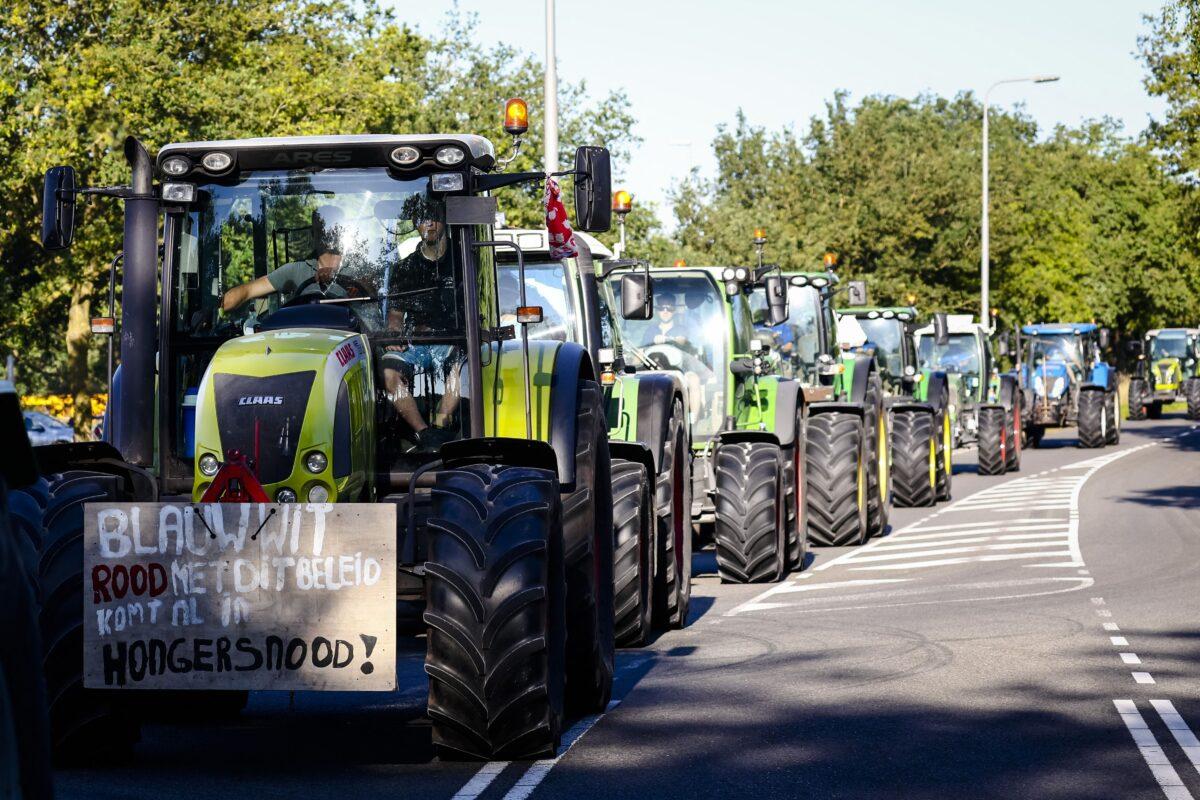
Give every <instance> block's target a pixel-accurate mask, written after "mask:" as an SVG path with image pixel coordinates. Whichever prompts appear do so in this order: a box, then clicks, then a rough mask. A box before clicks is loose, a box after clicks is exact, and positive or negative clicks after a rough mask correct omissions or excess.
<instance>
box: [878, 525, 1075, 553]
mask: <svg viewBox="0 0 1200 800" xmlns="http://www.w3.org/2000/svg"><path fill="white" fill-rule="evenodd" d="M975 533H976V531H968V532H963V533H957V534H944V533H943V534H938V536H961V537H964V538H960V539H941V538H939V539H938V540H936V541H932V542H931V541H928V540H926V541H922V542H914V541H911V540H912V539H916V538H919V537H916V536H905V537H904V538H903V539H898V540H896V541H894V542H884V543H883V544H881V545H879V547H877V548H876V550H882V551H883V552H885V553H890V552H893V551H896V550H912V549H916V548H921V547H946V546H949V545H957V544H978V543H979V542H1011V541H1021V540H1026V539H1063V538H1065V537H1066V535H1067V531H1066V529H1065V528H1064V529H1063V530H1061V531H1047V532H1046V533H1006V534H993V535H984V536H976V535H975ZM968 534H969V535H968Z"/></svg>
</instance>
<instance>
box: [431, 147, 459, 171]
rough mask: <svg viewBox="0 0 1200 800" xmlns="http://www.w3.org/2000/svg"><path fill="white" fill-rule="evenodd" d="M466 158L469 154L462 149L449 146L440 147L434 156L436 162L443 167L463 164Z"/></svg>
mask: <svg viewBox="0 0 1200 800" xmlns="http://www.w3.org/2000/svg"><path fill="white" fill-rule="evenodd" d="M466 157H467V154H466V153H464V152H463V151H462V150H461V149H460V148H458V147H455V146H454V145H449V144H448V145H445V146H443V147H439V148H438V149H437V152H436V153H434V154H433V158H434V160H435V161H437V162H438V163H439V164H441V165H442V166H443V167H453V166H454V165H455V164H461V163H462V161H463V159H464V158H466Z"/></svg>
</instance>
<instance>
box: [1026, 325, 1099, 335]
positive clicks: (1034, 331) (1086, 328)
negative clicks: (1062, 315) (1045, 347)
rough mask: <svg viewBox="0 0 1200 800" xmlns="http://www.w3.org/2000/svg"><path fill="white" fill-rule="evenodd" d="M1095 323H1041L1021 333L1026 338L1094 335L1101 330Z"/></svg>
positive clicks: (1030, 326) (1028, 327)
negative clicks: (1073, 334) (1077, 334)
mask: <svg viewBox="0 0 1200 800" xmlns="http://www.w3.org/2000/svg"><path fill="white" fill-rule="evenodd" d="M1099 327H1100V326H1099V325H1097V324H1096V323H1094V322H1039V323H1038V324H1036V325H1025V326H1024V327H1022V328H1021V333H1023V334H1025V335H1026V336H1039V335H1054V334H1064V333H1081V334H1082V333H1093V332H1095V331H1097V330H1099Z"/></svg>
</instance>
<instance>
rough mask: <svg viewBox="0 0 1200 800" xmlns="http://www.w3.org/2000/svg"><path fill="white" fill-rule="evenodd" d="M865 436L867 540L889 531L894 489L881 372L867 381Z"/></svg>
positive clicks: (864, 416) (864, 403)
mask: <svg viewBox="0 0 1200 800" xmlns="http://www.w3.org/2000/svg"><path fill="white" fill-rule="evenodd" d="M863 405H864V414H863V433H864V434H866V436H867V464H868V466H867V538H868V539H869V538H871V537H872V536H882V535H883V533H884V531H886V530H887V523H888V507H889V505H890V504H891V487H890V486H889V485H888V478H889V474H888V469H889V466H890V462H891V453H890V451H889V449H888V415H887V410H886V409H885V408H884V405H883V381H882V380H881V379H880V377H879V373H878V372H872V373H871V376H870V378H868V380H867V391H866V397H865V399H864V402H863Z"/></svg>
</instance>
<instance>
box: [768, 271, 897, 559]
mask: <svg viewBox="0 0 1200 800" xmlns="http://www.w3.org/2000/svg"><path fill="white" fill-rule="evenodd" d="M784 278H785V279H786V281H787V287H788V288H787V291H788V312H789V313H788V321H787V323H786V324H785V325H776V326H772V327H770V328H769V329H764V334H770V335H771V336H772V337H773V341H774V344H773V348H774V349H775V351H776V352H778V353H779V355H780V359H781V361H782V365H781V372H782V374H784V375H788V376H792V377H794V378H795V379H796V380H797V381H799V382H800V384H801V385H802V387H803V395H804V399H805V405H804V408H805V435H806V438H805V444H806V451H807V461H808V487H807V488H808V504H807V505H808V536H809V539H811V540H812V541H813V542H815V543H817V544H821V545H845V544H861V543H863V542H865V541H867V539H869V538H870V537H872V536H877V535H879V534H882V533H883V532H884V531H885V530H886V529H887V521H888V514H889V507H890V497H891V488H890V486H889V477H890V476H889V469H890V466H889V465H890V463H891V455H890V444H889V440H890V436H889V432H888V431H889V428H888V415H887V413H886V409H885V406H884V389H883V378H882V375H881V372H880V370H879V367H878V365H877V364H876V362H875V359H874V357H873V356H872V355H871V354H870V353H867V352H861V351H855V350H852V349H850V348H846V349H843V348H842V346H841V345H840V344H839V342H838V329H837V320H836V316H835V314H834V311H833V300H834V296H835V293H836V292H837V291H838V289H837V284H838V277H837V275H836V274H835V273H834V272H832V271H825V272H815V271H814V272H801V271H794V270H789V269H785V270H784ZM846 288H847V290H848V291H849V292H850V295H851V299H852V302H853V304H861V303H865V302H866V289H865V285H864V284H862V283H861V282H859V281H851V282H850V284H849V285H848V286H847V287H846Z"/></svg>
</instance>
